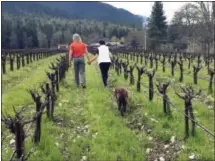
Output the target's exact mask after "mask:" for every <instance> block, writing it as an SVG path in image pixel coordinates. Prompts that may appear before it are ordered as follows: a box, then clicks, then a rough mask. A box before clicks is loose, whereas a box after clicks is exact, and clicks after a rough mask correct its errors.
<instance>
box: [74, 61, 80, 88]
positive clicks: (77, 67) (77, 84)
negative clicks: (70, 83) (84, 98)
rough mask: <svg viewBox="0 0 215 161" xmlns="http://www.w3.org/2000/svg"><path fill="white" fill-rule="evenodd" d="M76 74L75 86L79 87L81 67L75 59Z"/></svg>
mask: <svg viewBox="0 0 215 161" xmlns="http://www.w3.org/2000/svg"><path fill="white" fill-rule="evenodd" d="M74 73H75V84H76V86H77V87H79V65H78V59H77V58H74Z"/></svg>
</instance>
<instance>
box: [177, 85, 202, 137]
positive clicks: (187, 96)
mask: <svg viewBox="0 0 215 161" xmlns="http://www.w3.org/2000/svg"><path fill="white" fill-rule="evenodd" d="M180 88H181V89H182V91H183V94H179V93H177V92H175V93H176V95H177V96H178V97H179V98H181V99H183V100H184V104H185V134H186V135H185V138H188V137H189V114H190V118H191V122H192V136H194V135H195V117H194V113H193V107H192V99H193V98H195V97H197V96H198V95H200V94H201V90H199V91H198V92H194V89H193V87H192V86H188V87H180Z"/></svg>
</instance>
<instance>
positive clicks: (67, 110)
mask: <svg viewBox="0 0 215 161" xmlns="http://www.w3.org/2000/svg"><path fill="white" fill-rule="evenodd" d="M58 56H59V55H58ZM58 56H52V57H49V58H46V59H43V60H40V61H38V62H35V63H33V64H31V65H29V66H26V67H25V68H23V69H21V70H19V71H14V72H13V73H8V74H7V75H5V76H3V78H2V87H3V90H2V110H3V111H2V112H3V113H4V111H7V112H12V105H15V106H21V105H24V104H29V105H31V106H32V103H33V102H32V99H31V97H30V95H29V94H28V93H27V91H26V89H31V88H36V87H38V86H39V85H40V83H41V82H44V81H45V80H46V79H47V78H46V74H45V70H48V66H49V64H50V62H51V61H54V60H55V59H56V57H58ZM161 69H162V68H161V66H159V71H158V72H157V73H156V76H158V75H162V76H163V75H166V76H170V74H171V72H170V68H166V73H165V74H163V73H162V71H161ZM134 73H135V78H137V76H136V70H135V72H134ZM201 75H203V76H204V71H202V73H201ZM178 77H179V72H175V79H177V80H178ZM86 78H87V89H81V88H79V89H78V88H76V87H75V84H74V75H73V70H72V68H70V69H69V71H68V73H67V75H66V79H65V80H64V81H63V82H62V83H61V84H60V92H59V93H58V99H57V104H56V107H55V113H54V116H55V118H56V121H50V120H48V119H47V118H46V116H45V115H44V116H43V121H42V136H41V141H40V143H39V144H38V145H37V146H33V143H32V141H31V138H30V137H29V138H27V139H26V142H25V147H26V153H28V151H29V150H30V149H31V147H32V146H33V147H34V149H33V150H34V152H33V154H32V155H31V156H30V158H29V160H30V161H35V160H43V161H63V160H68V161H80V160H82V161H84V160H88V161H90V160H91V161H92V160H96V161H106V160H111V161H116V160H118V161H120V160H123V161H124V160H127V161H131V160H132V161H141V160H142V161H143V160H146V161H147V160H153V161H154V160H155V159H156V158H159V157H163V158H165V159H166V160H167V159H169V158H171V159H170V160H172V161H175V160H179V161H181V160H183V161H186V160H189V156H190V155H192V154H193V153H194V154H195V156H197V157H198V160H208V161H212V160H213V159H214V144H213V141H214V140H213V138H212V137H211V136H209V135H207V134H206V133H205V132H203V131H202V130H201V129H199V128H198V127H197V129H196V133H197V135H196V136H195V137H190V138H189V139H188V140H187V141H186V142H184V141H183V137H184V135H185V132H184V115H182V114H179V113H178V112H177V111H175V110H174V109H173V108H172V109H171V110H172V117H167V116H165V115H164V114H163V111H162V100H161V97H160V96H156V95H155V97H154V100H153V102H149V101H148V93H147V92H148V89H147V88H145V87H144V86H142V87H141V89H142V92H141V93H138V92H136V85H134V86H130V85H129V82H126V81H125V80H124V78H123V75H121V76H120V77H118V76H117V75H116V73H115V71H113V69H111V71H110V77H109V85H111V86H113V87H115V86H116V87H119V86H123V87H126V88H127V89H128V91H129V107H128V112H127V113H126V115H125V116H124V117H123V118H122V117H121V115H120V113H119V111H118V109H117V107H116V103H115V100H114V98H113V88H107V89H105V88H104V87H103V84H102V81H101V76H100V71H99V69H98V66H97V65H96V64H92V65H86ZM184 80H185V81H186V82H187V83H189V82H191V83H192V77H190V76H184ZM135 81H136V79H135ZM175 84H177V82H176V83H175ZM142 85H146V86H148V78H147V77H146V76H145V75H144V76H143V78H142ZM198 87H200V88H202V89H203V90H204V91H205V92H206V91H207V87H208V82H207V83H206V82H205V81H202V82H201V81H199V85H198ZM155 91H157V89H155ZM168 95H169V97H170V100H171V102H173V103H174V104H175V105H176V106H177V107H179V108H180V109H181V110H182V111H183V109H184V102H183V100H181V99H179V98H178V97H177V96H176V95H175V94H174V89H173V88H171V87H170V88H169V89H168ZM193 107H194V111H195V117H196V120H197V121H199V122H200V123H202V124H203V125H204V126H205V127H207V128H208V129H210V130H211V131H214V129H213V127H214V122H213V118H214V116H213V111H212V110H210V109H208V107H207V105H206V104H205V103H204V102H202V101H199V100H195V101H193ZM32 108H33V109H29V111H27V114H28V115H29V116H30V115H31V116H32V115H33V113H32V111H34V107H32ZM32 132H33V128H32V130H31V131H30V133H31V134H32ZM3 136H7V137H6V139H5V140H4V142H3V146H2V152H3V153H2V154H3V155H2V159H3V160H5V161H6V160H8V159H9V157H10V156H11V154H12V151H13V150H12V149H11V147H14V144H8V143H9V142H10V141H11V140H12V139H13V136H12V135H11V134H10V133H9V132H8V130H6V129H5V127H4V126H3ZM173 136H174V137H175V140H174V141H171V139H172V138H174V137H173ZM167 146H168V147H167ZM165 147H166V148H165ZM149 149H152V150H151V152H149V151H150V150H149ZM167 151H168V152H167Z"/></svg>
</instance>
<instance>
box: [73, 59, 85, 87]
mask: <svg viewBox="0 0 215 161" xmlns="http://www.w3.org/2000/svg"><path fill="white" fill-rule="evenodd" d="M73 60H74V71H75V83H76V86H77V87H78V86H79V84H80V83H81V85H82V86H86V77H85V61H84V57H78V58H73ZM79 80H80V82H79Z"/></svg>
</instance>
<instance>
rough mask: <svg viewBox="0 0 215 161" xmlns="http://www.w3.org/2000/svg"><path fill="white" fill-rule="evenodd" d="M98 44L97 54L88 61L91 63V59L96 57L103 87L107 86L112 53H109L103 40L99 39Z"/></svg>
mask: <svg viewBox="0 0 215 161" xmlns="http://www.w3.org/2000/svg"><path fill="white" fill-rule="evenodd" d="M99 44H100V46H99V47H98V50H97V55H96V56H95V57H94V58H93V59H92V60H90V61H88V63H89V64H91V63H92V62H93V61H95V60H96V59H97V61H98V64H99V67H100V70H101V75H102V80H103V84H104V86H105V87H107V80H108V71H109V68H110V65H111V57H112V55H111V53H110V50H109V48H108V46H106V45H105V41H103V40H100V41H99Z"/></svg>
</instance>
